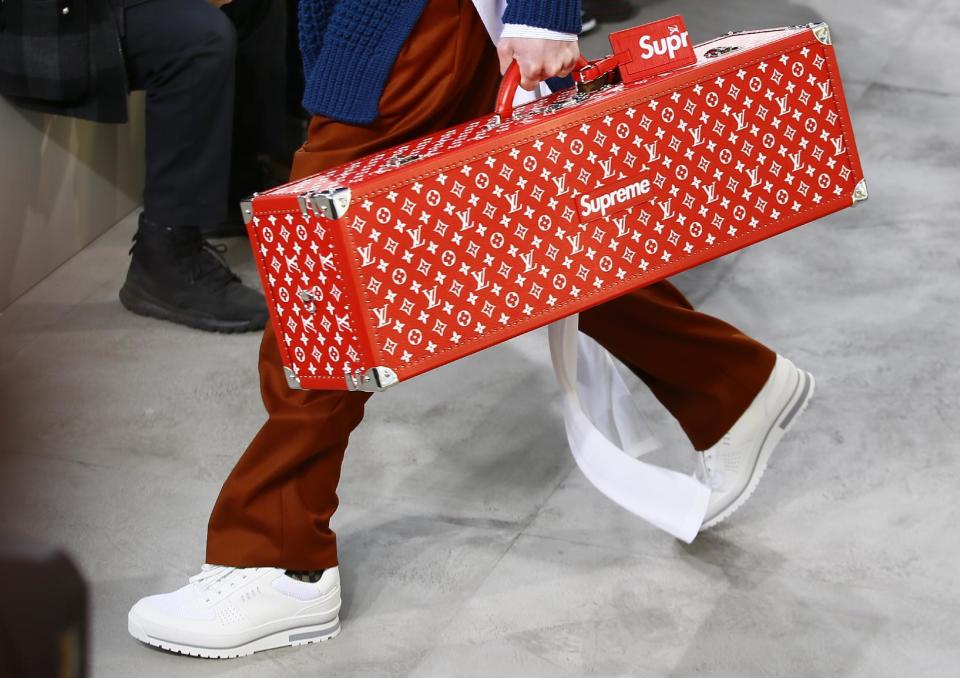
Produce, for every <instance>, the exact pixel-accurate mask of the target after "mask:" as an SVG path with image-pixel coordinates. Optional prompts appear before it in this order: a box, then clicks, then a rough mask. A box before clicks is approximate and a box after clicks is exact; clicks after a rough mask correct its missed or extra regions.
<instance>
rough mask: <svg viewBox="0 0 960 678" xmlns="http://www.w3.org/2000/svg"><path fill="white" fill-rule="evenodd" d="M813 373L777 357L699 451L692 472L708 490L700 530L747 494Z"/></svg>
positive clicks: (800, 406)
mask: <svg viewBox="0 0 960 678" xmlns="http://www.w3.org/2000/svg"><path fill="white" fill-rule="evenodd" d="M813 388H814V381H813V375H811V374H810V373H808V372H804V371H803V370H800V369H798V368H797V367H796V366H795V365H794V364H793V363H792V362H790V361H789V360H787V359H786V358H784V357H783V356H780V355H778V356H777V362H776V363H775V364H774V367H773V371H772V372H771V373H770V377H769V379H767V383H766V384H764V386H763V388H762V389H760V392H759V393H758V394H757V396H756V398H754V399H753V402H752V403H750V407H748V408H747V410H746V411H745V412H744V413H743V414H742V415H741V417H740V418H739V419H738V420H737V423H735V424H734V425H733V427H732V428H731V429H730V430H729V431H728V432H727V434H726V435H725V436H723V439H722V440H720V442H718V443H717V444H716V445H714V446H713V447H711V448H710V449H708V450H706V451H704V452H703V453H699V454H698V455H697V456H698V457H699V461H698V468H697V472H696V475H697V477H698V478H699V479H700V480H701V481H702V482H703V483H704V484H706V485H707V486H708V487H710V489H711V494H710V503H709V504H708V505H707V514H706V517H705V518H704V519H703V525H702V526H701V527H700V530H701V531H703V530H705V529H707V528H710V527H713V526H714V525H716V524H717V523H719V522H720V521H722V520H724V519H725V518H727V517H728V516H729V515H730V514H731V513H733V512H734V511H736V510H737V509H738V508H740V507H741V506H743V504H744V503H745V502H746V501H747V499H749V498H750V495H751V494H753V491H754V490H755V489H756V487H757V484H758V483H759V482H760V478H761V477H762V476H763V472H764V470H765V469H766V468H767V460H768V459H769V458H770V454H771V453H772V452H773V449H774V448H775V447H776V446H777V443H779V442H780V438H782V437H783V434H785V433H786V432H787V431H789V430H790V426H791V425H792V424H793V422H795V421H796V420H797V417H799V416H800V415H801V414H803V411H804V410H805V409H806V407H807V403H808V402H809V401H810V398H811V397H812V396H813Z"/></svg>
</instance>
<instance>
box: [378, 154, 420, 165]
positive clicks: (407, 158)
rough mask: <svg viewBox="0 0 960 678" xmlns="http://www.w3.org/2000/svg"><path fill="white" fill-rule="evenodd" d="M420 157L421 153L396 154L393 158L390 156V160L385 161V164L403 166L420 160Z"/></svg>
mask: <svg viewBox="0 0 960 678" xmlns="http://www.w3.org/2000/svg"><path fill="white" fill-rule="evenodd" d="M419 159H420V154H419V153H411V154H410V155H395V156H393V157H392V158H389V159H388V160H386V161H385V162H384V163H383V166H384V167H390V168H394V167H403V166H404V165H408V164H410V163H411V162H414V161H415V160H419Z"/></svg>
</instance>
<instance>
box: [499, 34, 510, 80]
mask: <svg viewBox="0 0 960 678" xmlns="http://www.w3.org/2000/svg"><path fill="white" fill-rule="evenodd" d="M513 55H514V51H513V43H511V42H510V40H501V41H500V44H498V45H497V58H498V59H499V60H500V75H504V74H505V73H506V72H507V68H509V67H510V62H512V61H513Z"/></svg>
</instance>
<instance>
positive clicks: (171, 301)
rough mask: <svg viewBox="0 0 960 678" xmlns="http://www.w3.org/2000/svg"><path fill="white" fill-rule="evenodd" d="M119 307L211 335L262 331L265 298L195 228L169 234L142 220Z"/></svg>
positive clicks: (134, 243)
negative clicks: (240, 277) (234, 270)
mask: <svg viewBox="0 0 960 678" xmlns="http://www.w3.org/2000/svg"><path fill="white" fill-rule="evenodd" d="M130 253H131V254H132V255H133V257H132V259H131V261H130V270H129V271H127V281H126V282H125V283H124V285H123V288H122V289H121V290H120V302H121V303H122V304H123V305H124V306H125V307H126V308H127V309H128V310H130V311H133V312H134V313H137V314H139V315H145V316H150V317H152V318H160V319H162V320H169V321H171V322H175V323H180V324H181V325H187V326H188V327H195V328H196V329H199V330H206V331H208V332H249V331H252V330H260V329H263V327H264V325H265V324H266V322H267V307H266V303H265V302H264V299H263V295H262V294H260V292H258V291H257V290H254V289H252V288H250V287H246V286H245V285H243V284H242V283H241V282H240V279H239V278H238V277H237V276H236V275H234V274H233V272H232V271H231V270H230V269H229V268H228V267H227V264H226V262H224V261H223V259H222V258H221V257H220V254H219V252H218V251H217V250H216V249H215V248H214V246H213V245H211V244H210V243H208V242H207V241H206V240H204V239H203V238H202V237H201V236H200V232H199V230H197V229H195V228H169V227H166V226H161V225H159V224H155V223H153V222H151V221H150V220H149V219H144V217H143V215H141V216H140V227H139V228H138V229H137V233H136V235H135V236H133V247H132V248H130Z"/></svg>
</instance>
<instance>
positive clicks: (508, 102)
mask: <svg viewBox="0 0 960 678" xmlns="http://www.w3.org/2000/svg"><path fill="white" fill-rule="evenodd" d="M589 65H590V62H588V61H587V60H586V59H585V58H584V57H583V55H582V54H581V55H580V56H579V57H578V58H577V66H576V69H575V70H574V73H577V72H578V71H579V70H580V69H582V68H586V67H587V66H589ZM519 88H520V65H519V64H518V63H517V62H516V61H514V62H512V63H511V64H510V67H509V68H507V72H506V73H505V74H504V76H503V81H502V82H501V83H500V91H499V92H498V93H497V115H499V116H500V120H509V119H510V118H511V117H513V97H514V96H516V94H517V90H518V89H519Z"/></svg>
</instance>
